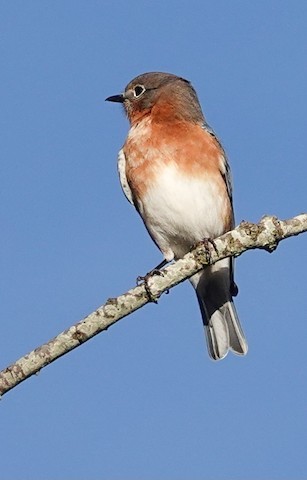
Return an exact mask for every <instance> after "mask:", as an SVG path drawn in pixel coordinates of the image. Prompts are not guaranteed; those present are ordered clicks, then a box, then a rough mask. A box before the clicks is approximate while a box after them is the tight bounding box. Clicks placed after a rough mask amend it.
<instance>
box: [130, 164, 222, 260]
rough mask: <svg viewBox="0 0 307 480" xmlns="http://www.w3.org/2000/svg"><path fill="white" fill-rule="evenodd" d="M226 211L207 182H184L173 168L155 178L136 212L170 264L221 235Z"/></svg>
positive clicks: (200, 180) (195, 179)
mask: <svg viewBox="0 0 307 480" xmlns="http://www.w3.org/2000/svg"><path fill="white" fill-rule="evenodd" d="M225 207H226V204H225V196H224V195H222V196H221V195H220V192H219V191H218V189H217V187H216V184H215V183H214V182H212V181H210V178H208V179H206V177H205V176H202V177H201V178H195V177H194V178H193V177H192V178H191V177H190V178H188V179H187V178H186V176H184V175H183V174H182V172H180V170H179V169H178V168H176V166H175V165H174V164H173V165H169V166H167V167H165V168H164V170H163V172H162V174H160V175H159V176H158V177H157V179H156V182H155V185H154V186H153V187H152V188H150V189H149V190H148V191H147V193H146V195H145V197H144V198H143V200H142V203H141V204H140V205H139V210H140V213H141V215H142V217H143V220H144V222H145V224H146V227H147V228H148V230H149V232H150V234H151V236H152V237H153V239H154V240H155V242H156V243H157V245H158V246H159V247H160V249H161V250H162V252H163V253H164V254H165V257H166V258H167V259H168V260H170V259H171V258H170V257H174V256H175V258H176V257H177V258H178V257H181V256H182V255H184V254H185V253H187V252H188V251H189V250H190V248H191V247H192V246H193V245H194V244H195V243H197V242H199V241H201V240H202V239H204V238H206V237H207V238H208V237H210V238H215V237H217V236H219V235H221V234H222V233H223V232H224V225H223V218H224V212H225ZM171 252H172V253H171Z"/></svg>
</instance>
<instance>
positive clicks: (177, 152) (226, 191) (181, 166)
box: [106, 72, 247, 360]
mask: <svg viewBox="0 0 307 480" xmlns="http://www.w3.org/2000/svg"><path fill="white" fill-rule="evenodd" d="M106 100H108V101H111V102H120V103H122V104H123V106H124V109H125V112H126V114H127V116H128V119H129V121H130V130H129V133H128V136H127V139H126V141H125V144H124V146H123V148H122V149H121V150H120V152H119V156H118V171H119V177H120V182H121V186H122V189H123V191H124V194H125V195H126V197H127V199H128V200H129V202H130V203H132V205H134V207H135V208H136V210H137V211H138V213H139V214H140V215H141V217H142V220H143V222H144V224H145V227H146V229H147V231H148V233H149V235H150V236H151V238H152V240H153V241H154V242H155V244H156V245H157V246H158V248H159V249H160V250H161V252H162V254H163V255H164V260H163V262H161V264H160V265H159V267H161V266H164V265H165V264H166V263H168V262H170V261H172V260H173V259H178V258H181V257H183V256H184V255H185V254H186V253H187V252H188V251H189V250H191V248H192V247H193V246H194V245H195V244H196V243H198V242H200V241H202V240H204V239H207V240H208V239H214V238H216V237H218V236H219V235H222V234H223V233H225V232H227V231H229V230H231V229H232V228H233V227H234V214H233V204H232V186H231V176H230V168H229V165H228V162H227V158H226V154H225V152H224V149H223V147H222V145H221V143H220V141H219V140H218V138H217V137H216V135H215V133H214V132H213V130H212V129H211V128H210V127H209V125H208V124H207V122H206V120H205V117H204V115H203V113H202V110H201V106H200V104H199V101H198V98H197V95H196V92H195V90H194V88H193V86H192V85H191V83H190V82H189V81H187V80H185V79H184V78H181V77H177V76H176V75H172V74H170V73H160V72H152V73H144V74H143V75H139V76H138V77H136V78H135V79H133V80H132V81H131V82H130V83H129V84H128V85H127V87H126V88H125V91H124V93H121V94H119V95H114V96H111V97H108V98H107V99H106ZM190 282H191V283H192V285H193V287H194V288H195V290H196V294H197V298H198V302H199V305H200V310H201V314H202V319H203V323H204V327H205V332H206V337H207V344H208V351H209V354H210V357H211V358H213V359H214V360H219V359H222V358H224V357H225V356H226V355H227V353H228V351H229V349H231V350H232V351H233V352H235V353H237V354H240V355H245V354H246V352H247V343H246V340H245V338H244V335H243V332H242V329H241V326H240V322H239V319H238V315H237V312H236V309H235V306H234V303H233V299H232V297H233V296H235V295H236V294H237V293H238V289H237V286H236V284H235V282H234V279H233V259H230V258H226V259H224V260H220V261H219V262H217V263H216V264H215V265H212V266H210V267H205V268H204V270H203V271H201V272H199V273H197V274H195V275H193V276H192V277H191V278H190Z"/></svg>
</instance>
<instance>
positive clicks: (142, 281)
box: [136, 269, 164, 303]
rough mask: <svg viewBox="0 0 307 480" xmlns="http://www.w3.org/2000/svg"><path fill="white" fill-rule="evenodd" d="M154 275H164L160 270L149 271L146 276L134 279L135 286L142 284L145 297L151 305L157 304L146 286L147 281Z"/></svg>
mask: <svg viewBox="0 0 307 480" xmlns="http://www.w3.org/2000/svg"><path fill="white" fill-rule="evenodd" d="M154 275H164V273H163V272H161V270H157V269H153V270H151V272H148V273H146V275H144V276H141V275H139V276H138V277H137V279H136V284H137V285H140V284H141V283H143V284H144V288H145V291H146V295H147V297H148V300H149V301H150V302H152V303H158V302H157V299H156V298H155V297H154V296H153V294H152V292H151V290H150V287H149V285H148V280H149V279H150V278H151V277H153V276H154Z"/></svg>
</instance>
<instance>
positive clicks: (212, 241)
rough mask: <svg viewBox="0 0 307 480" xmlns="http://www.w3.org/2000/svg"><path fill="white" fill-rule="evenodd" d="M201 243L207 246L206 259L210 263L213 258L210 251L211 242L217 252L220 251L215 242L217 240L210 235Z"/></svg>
mask: <svg viewBox="0 0 307 480" xmlns="http://www.w3.org/2000/svg"><path fill="white" fill-rule="evenodd" d="M201 243H202V244H203V246H204V247H205V255H206V260H207V262H208V263H210V262H211V260H212V258H211V253H210V249H209V244H210V245H212V247H213V248H214V250H215V252H216V253H219V252H218V249H217V246H216V244H215V241H214V240H213V239H212V238H209V237H208V238H204V239H203V240H202V242H201Z"/></svg>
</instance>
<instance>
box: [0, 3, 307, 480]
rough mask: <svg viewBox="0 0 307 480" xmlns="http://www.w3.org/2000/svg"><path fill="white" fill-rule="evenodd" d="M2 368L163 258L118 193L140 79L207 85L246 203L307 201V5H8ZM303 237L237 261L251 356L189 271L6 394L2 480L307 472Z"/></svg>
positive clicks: (260, 211)
mask: <svg viewBox="0 0 307 480" xmlns="http://www.w3.org/2000/svg"><path fill="white" fill-rule="evenodd" d="M0 12H1V15H0V36H1V42H0V49H1V55H0V62H1V82H0V95H1V99H0V101H1V108H0V122H1V140H0V145H1V209H0V214H1V226H2V234H1V239H0V242H1V252H2V255H1V273H2V274H1V284H2V285H1V310H2V315H1V316H2V321H1V327H0V352H1V355H0V365H1V368H4V367H6V366H7V365H8V364H10V363H12V362H13V361H14V360H16V359H17V358H19V357H20V356H22V355H23V354H25V353H27V352H28V351H30V350H32V349H33V348H35V347H36V346H38V345H40V344H42V343H43V342H45V341H47V340H49V339H50V338H52V337H53V336H55V335H56V334H57V333H59V332H61V331H62V330H64V329H65V328H67V327H68V326H70V325H71V324H73V323H75V322H77V321H78V320H80V319H81V318H82V317H84V316H85V315H86V314H88V313H90V312H91V311H92V310H94V309H95V308H96V307H98V306H99V305H101V304H102V303H103V302H104V301H105V300H106V299H107V298H108V297H113V296H116V295H117V294H120V293H123V292H124V291H126V290H127V289H128V288H130V287H132V286H133V285H134V283H135V278H136V277H137V276H138V275H140V274H143V273H145V272H147V271H148V269H150V268H151V267H152V266H154V265H156V264H157V263H158V262H159V261H160V260H161V255H160V253H159V251H158V250H157V249H156V247H155V246H154V245H153V244H152V242H151V240H150V238H149V237H148V235H147V233H146V231H145V229H144V227H143V225H142V222H141V221H140V219H139V218H138V216H137V214H136V213H135V212H134V211H133V209H132V207H131V206H130V205H129V204H128V202H127V201H126V200H125V198H124V196H123V195H122V192H121V189H120V185H119V181H118V178H117V170H116V157H117V152H118V150H119V148H120V147H121V145H122V143H123V141H124V139H125V136H126V134H127V130H128V123H127V120H126V119H125V117H124V115H123V114H122V111H121V108H120V107H119V106H118V105H114V104H109V103H105V102H104V99H105V98H106V97H107V96H109V95H112V94H115V93H118V92H120V91H121V90H122V89H123V87H124V86H125V85H126V84H127V83H128V81H130V80H131V79H132V78H133V77H134V76H136V75H138V74H140V73H143V72H146V71H155V70H158V71H166V72H171V73H175V74H178V75H181V76H184V77H186V78H188V79H189V80H191V81H192V83H193V85H194V86H195V88H196V90H197V92H198V95H199V98H200V101H201V103H202V106H203V110H204V112H205V115H206V118H207V120H208V122H209V124H210V125H211V126H212V127H213V128H214V129H215V131H216V132H217V134H218V135H219V137H220V138H221V140H222V142H223V144H224V147H225V149H226V151H227V152H228V156H229V159H230V163H231V167H232V172H233V177H234V187H235V190H234V195H235V209H236V219H237V221H238V222H239V221H241V220H243V219H244V220H250V221H258V220H259V219H260V217H261V216H262V215H264V214H275V215H277V216H279V217H281V218H288V217H291V216H294V215H296V214H299V213H301V212H303V211H306V210H307V208H306V207H307V202H306V197H307V193H306V178H307V167H306V151H307V135H306V111H307V93H306V92H307V90H306V79H307V56H306V41H307V29H306V21H307V4H306V2H305V1H293V2H289V1H283V0H278V1H277V0H266V1H264V0H259V1H257V2H252V1H243V0H241V1H239V0H233V1H231V2H230V1H229V0H218V1H216V2H209V1H207V0H202V1H201V0H199V1H193V0H191V1H189V2H185V1H173V0H171V1H168V2H165V1H164V2H162V1H161V0H157V1H156V2H149V1H142V2H141V1H136V0H130V1H129V2H123V1H116V0H115V1H98V0H96V1H95V0H87V1H86V0H74V1H68V0H53V1H47V0H37V1H34V0H28V1H24V0H15V1H14V2H13V1H10V2H9V1H6V2H5V1H2V2H1V3H0ZM306 238H307V237H306V236H304V235H301V236H300V237H298V238H294V239H290V240H287V241H285V242H282V244H281V245H280V246H279V248H278V250H277V251H276V252H275V253H273V254H272V255H269V254H267V253H265V252H260V251H255V252H249V253H247V254H245V255H243V256H242V257H241V258H240V259H238V261H237V264H236V280H237V283H238V284H239V287H240V294H239V296H238V297H237V299H236V305H237V309H238V312H239V315H240V318H241V321H242V324H243V326H244V330H245V332H246V336H247V338H248V341H249V353H248V355H247V356H246V357H245V358H238V357H235V356H231V355H230V356H228V357H227V358H226V359H225V360H223V361H222V362H219V363H214V362H212V361H210V360H209V358H208V355H207V351H206V346H205V340H204V336H203V331H202V323H201V319H200V313H199V311H198V306H197V302H196V299H195V297H194V293H193V291H192V288H191V287H190V285H189V284H188V283H185V284H183V285H180V286H178V287H177V288H176V289H174V290H172V291H171V292H170V294H169V295H165V296H163V297H162V298H161V300H160V301H159V304H158V305H148V306H146V307H145V308H143V309H141V310H140V311H138V312H137V313H135V314H133V315H132V316H130V317H129V318H126V319H124V320H123V321H121V322H119V324H117V325H115V326H113V327H112V328H110V329H109V330H108V331H107V332H106V333H103V334H101V335H99V336H98V337H96V338H95V339H93V340H91V341H90V342H88V343H87V344H85V345H83V346H82V347H80V348H78V349H76V350H75V351H74V352H72V353H71V354H69V355H67V356H65V357H63V358H61V359H60V360H58V361H57V362H55V363H54V364H52V365H51V366H49V367H47V368H46V369H44V370H43V371H42V372H41V373H40V374H39V375H38V376H35V377H34V378H31V379H29V380H27V381H26V382H24V383H23V384H21V385H20V386H19V387H17V388H16V389H14V390H13V391H12V392H10V393H8V394H7V395H6V396H5V397H4V398H3V400H2V401H1V403H0V421H1V430H0V441H1V477H2V478H3V479H6V480H10V479H12V480H19V479H20V480H21V479H22V480H24V479H31V480H32V479H36V478H43V479H44V480H49V479H50V480H51V479H52V480H62V479H63V480H64V479H76V480H79V479H80V480H81V479H84V478H88V479H91V480H92V479H93V480H95V479H100V480H101V479H106V480H107V479H108V480H119V479H125V480H126V479H127V480H132V479H133V480H138V479H140V480H141V479H142V480H157V479H159V480H160V479H161V480H164V479H165V480H177V479H178V480H181V479H186V478H191V479H193V480H194V479H195V480H200V479H218V480H222V479H255V480H256V479H257V480H260V479H270V480H275V479H289V478H291V479H302V478H306V477H307V461H306V440H307V373H306V366H305V365H306V338H307V321H306V311H307V287H306V285H307V274H306V261H307V254H306Z"/></svg>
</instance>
